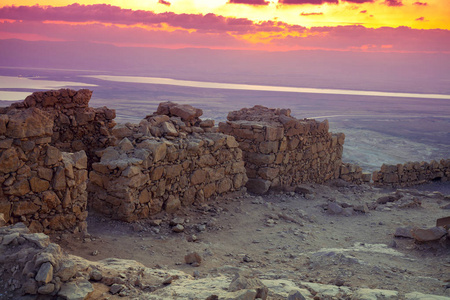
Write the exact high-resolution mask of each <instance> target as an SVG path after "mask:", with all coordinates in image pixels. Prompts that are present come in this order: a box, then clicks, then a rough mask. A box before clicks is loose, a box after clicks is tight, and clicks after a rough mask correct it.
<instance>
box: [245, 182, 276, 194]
mask: <svg viewBox="0 0 450 300" xmlns="http://www.w3.org/2000/svg"><path fill="white" fill-rule="evenodd" d="M270 185H271V182H270V181H269V180H264V179H259V178H250V179H249V180H248V181H247V184H246V185H245V186H246V188H247V190H248V191H249V192H251V193H255V194H260V195H262V194H265V193H267V191H268V190H269V188H270Z"/></svg>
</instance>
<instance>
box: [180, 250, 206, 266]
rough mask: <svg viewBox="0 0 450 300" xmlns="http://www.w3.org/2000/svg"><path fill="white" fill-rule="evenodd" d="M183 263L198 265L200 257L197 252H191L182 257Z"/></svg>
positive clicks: (200, 260)
mask: <svg viewBox="0 0 450 300" xmlns="http://www.w3.org/2000/svg"><path fill="white" fill-rule="evenodd" d="M184 261H185V263H187V264H190V265H193V264H194V263H197V264H198V265H200V264H201V262H202V257H201V256H200V254H198V253H197V252H192V253H189V254H187V255H186V256H184Z"/></svg>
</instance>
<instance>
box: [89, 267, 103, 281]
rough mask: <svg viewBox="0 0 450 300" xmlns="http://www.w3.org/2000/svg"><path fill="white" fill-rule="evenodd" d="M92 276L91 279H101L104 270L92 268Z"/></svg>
mask: <svg viewBox="0 0 450 300" xmlns="http://www.w3.org/2000/svg"><path fill="white" fill-rule="evenodd" d="M90 278H91V280H94V281H100V280H102V278H103V275H102V272H100V271H99V270H97V269H94V270H92V272H91V274H90Z"/></svg>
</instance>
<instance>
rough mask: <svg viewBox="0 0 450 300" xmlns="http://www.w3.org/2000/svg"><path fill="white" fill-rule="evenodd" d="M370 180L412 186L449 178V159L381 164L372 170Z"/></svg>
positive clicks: (392, 184) (379, 184) (378, 182)
mask: <svg viewBox="0 0 450 300" xmlns="http://www.w3.org/2000/svg"><path fill="white" fill-rule="evenodd" d="M372 180H373V182H374V184H375V185H376V186H382V185H388V186H401V187H405V186H413V185H418V184H423V183H426V182H429V181H436V180H439V181H448V180H450V159H442V160H441V161H439V162H437V161H434V160H433V161H431V162H429V163H428V162H424V161H422V162H407V163H406V164H403V165H402V164H397V165H386V164H383V165H382V166H381V169H380V170H379V171H375V172H373V175H372Z"/></svg>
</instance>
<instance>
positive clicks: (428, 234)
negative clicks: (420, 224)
mask: <svg viewBox="0 0 450 300" xmlns="http://www.w3.org/2000/svg"><path fill="white" fill-rule="evenodd" d="M411 234H412V236H413V237H414V239H415V240H416V241H418V242H431V241H436V240H439V239H440V238H441V237H443V236H444V235H446V234H447V231H446V230H445V229H444V228H443V227H432V228H428V229H421V228H415V229H413V230H412V232H411Z"/></svg>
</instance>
